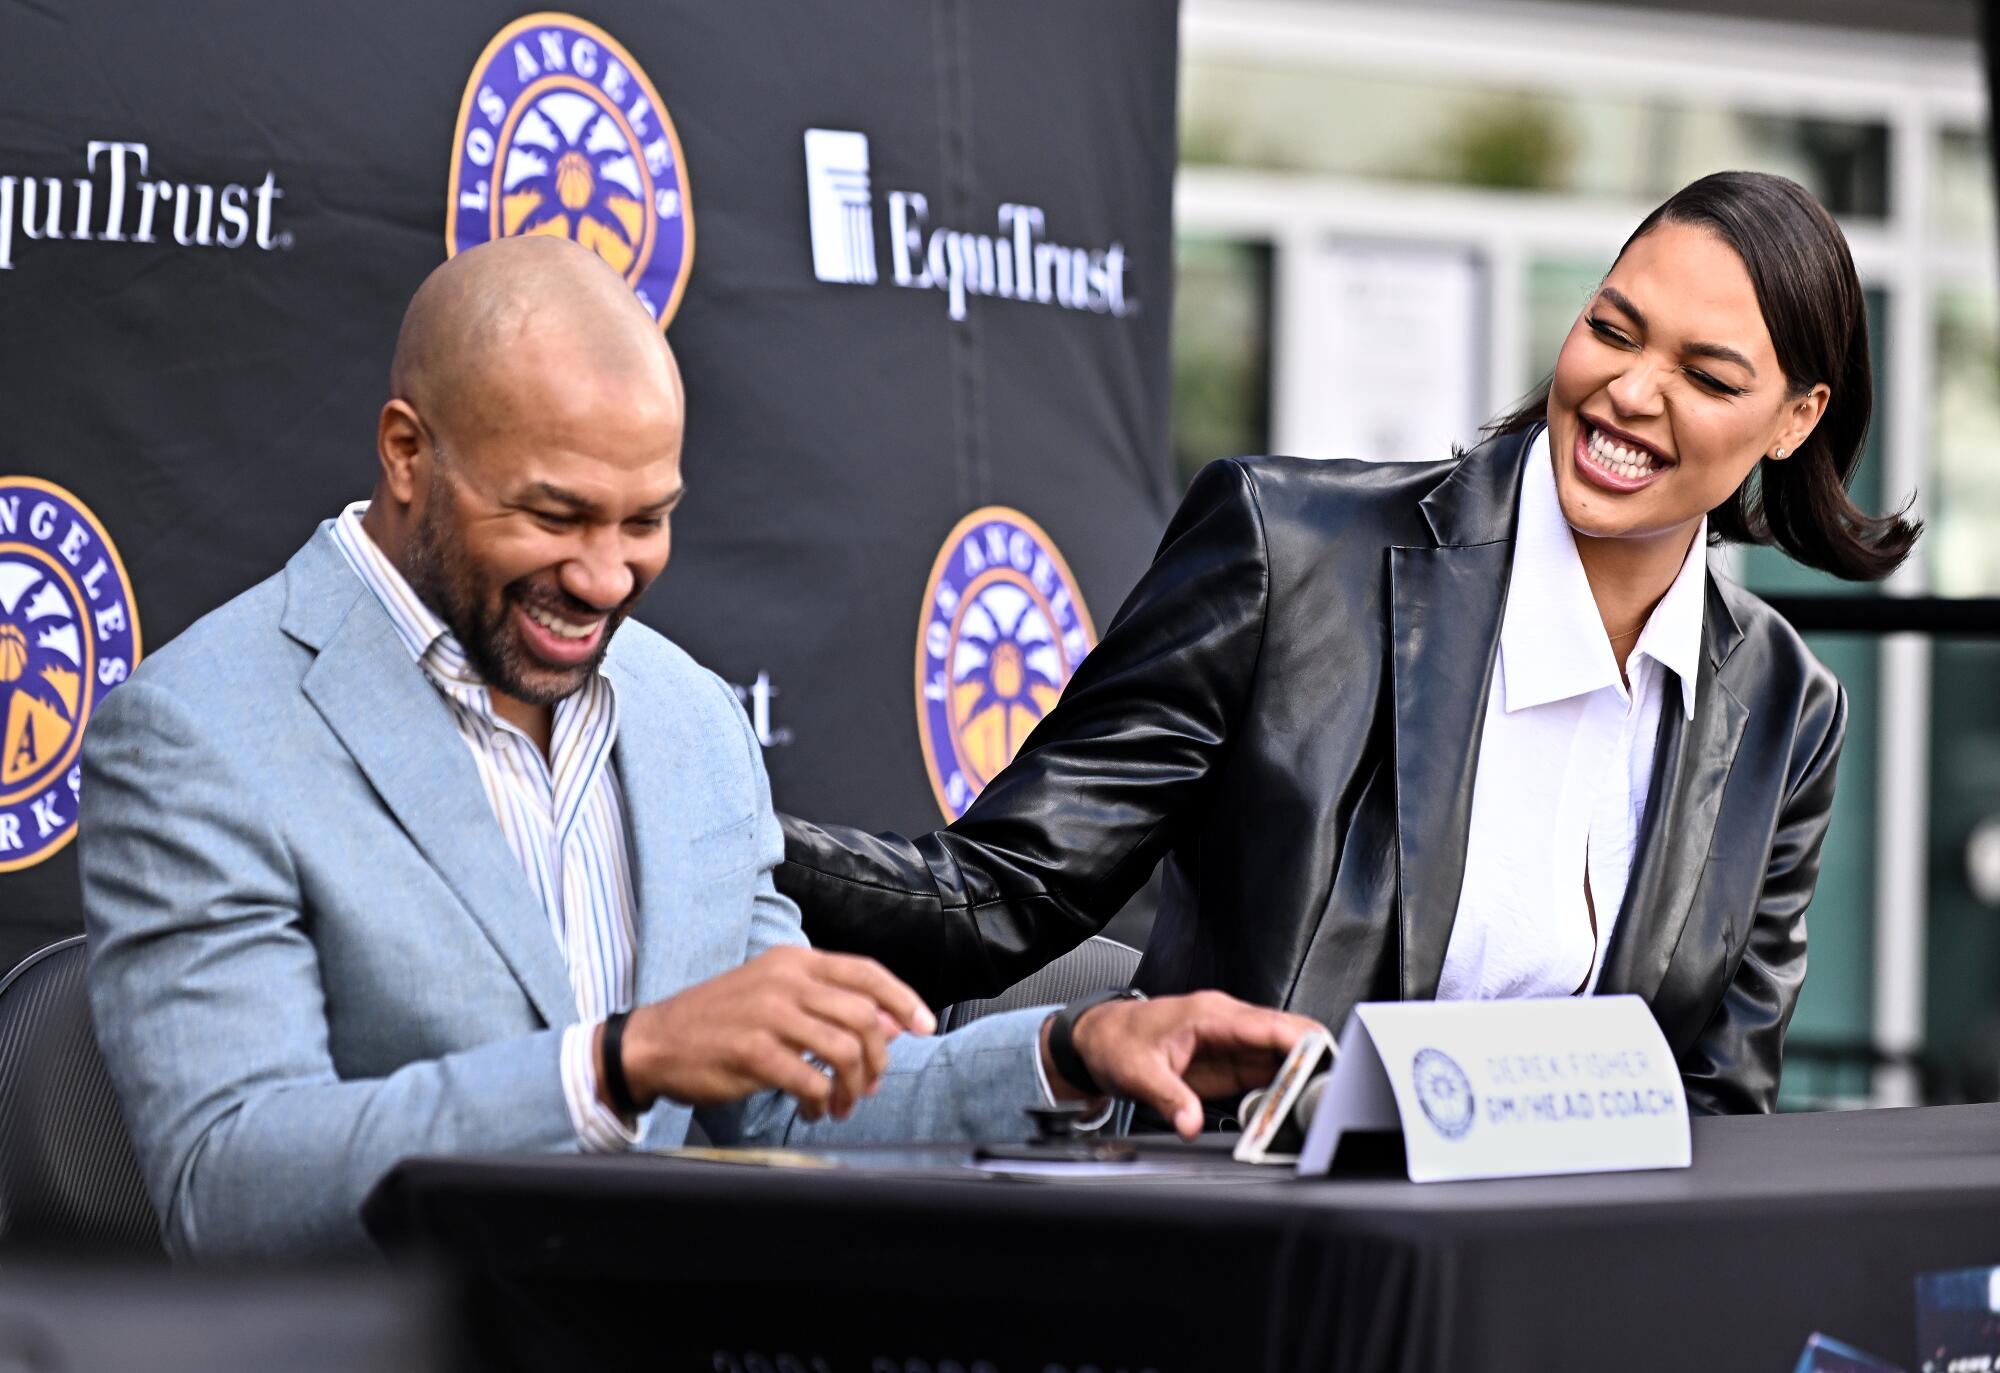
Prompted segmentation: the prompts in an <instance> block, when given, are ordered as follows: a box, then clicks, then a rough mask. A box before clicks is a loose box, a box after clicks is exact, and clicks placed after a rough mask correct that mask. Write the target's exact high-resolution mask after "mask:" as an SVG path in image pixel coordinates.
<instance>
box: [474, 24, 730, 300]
mask: <svg viewBox="0 0 2000 1373" xmlns="http://www.w3.org/2000/svg"><path fill="white" fill-rule="evenodd" d="M450 197H451V198H450V203H449V205H448V207H447V209H446V211H445V252H446V254H447V256H456V255H457V254H459V253H462V252H464V251H465V250H466V249H467V248H472V247H476V246H477V245H479V244H481V243H485V242H487V241H489V240H491V239H495V238H505V237H509V236H511V235H514V234H554V235H557V236H559V237H562V238H567V239H572V240H574V241H575V242H577V243H581V244H582V245H583V246H584V247H586V248H588V249H590V250H591V251H592V252H594V253H596V254H597V255H598V256H599V257H601V258H603V259H604V260H605V261H606V262H608V263H610V264H611V265H612V266H613V267H614V268H616V269H617V270H618V272H619V274H620V275H622V276H623V277H624V278H625V280H626V281H627V282H629V283H631V286H632V290H633V291H634V292H635V293H636V294H637V295H638V297H639V301H640V303H641V304H643V305H644V306H645V307H646V310H647V313H649V314H651V315H652V316H653V318H654V319H657V320H658V321H659V322H660V327H661V328H662V329H664V328H666V327H667V324H668V323H669V322H670V321H671V320H672V319H673V317H674V311H675V310H677V309H679V308H680V303H681V293H682V292H683V291H684V290H686V289H687V279H688V270H689V269H690V268H691V267H693V265H694V218H693V215H692V212H691V211H690V209H689V206H688V180H687V168H686V166H685V165H684V164H683V163H682V161H681V141H680V135H679V134H677V133H676V132H675V131H674V121H673V119H672V118H671V117H669V116H668V114H667V107H666V105H665V104H664V103H663V102H662V101H661V100H660V93H659V92H658V91H657V90H655V89H653V83H652V82H651V81H650V80H648V79H647V77H646V73H645V72H644V71H642V70H640V67H639V64H638V63H637V62H634V61H633V60H632V54H630V53H629V52H627V51H625V49H624V48H623V47H621V46H619V44H618V42H617V40H616V39H614V38H612V37H611V35H610V34H608V33H606V32H605V31H604V30H603V29H600V28H598V27H597V26H596V25H595V24H590V23H586V22H585V21H584V20H581V19H578V18H576V17H575V16H574V15H568V14H553V13H550V14H530V15H527V16H526V17H524V18H521V19H516V20H515V21H514V22H513V23H511V24H509V25H508V26H507V27H506V28H504V29H502V30H500V32H499V33H497V34H495V35H494V36H493V41H492V42H490V43H488V44H487V45H486V51H485V52H483V53H481V54H480V55H479V61H478V63H477V64H476V65H475V66H474V67H473V69H472V79H471V80H470V81H468V82H466V85H465V98H464V99H463V100H462V101H461V102H460V103H459V108H458V132H457V133H456V134H454V135H453V137H452V163H451V190H450Z"/></svg>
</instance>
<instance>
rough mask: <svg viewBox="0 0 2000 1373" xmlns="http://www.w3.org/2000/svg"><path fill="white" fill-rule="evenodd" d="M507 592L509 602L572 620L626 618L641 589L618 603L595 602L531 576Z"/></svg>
mask: <svg viewBox="0 0 2000 1373" xmlns="http://www.w3.org/2000/svg"><path fill="white" fill-rule="evenodd" d="M505 594H506V596H507V599H508V600H510V601H518V602H520V603H521V604H522V605H523V606H527V607H529V608H532V609H535V610H543V611H547V612H548V613H549V614H551V615H560V616H562V617H564V618H565V619H571V620H594V619H596V618H597V617H598V616H600V615H609V616H613V617H615V618H618V619H623V618H624V617H625V615H626V613H627V612H629V611H630V610H631V609H632V607H633V606H634V605H635V604H637V603H638V600H639V588H636V587H635V588H634V589H633V591H632V594H631V595H630V596H627V597H626V598H625V599H624V600H623V601H621V602H619V603H618V604H617V605H615V606H610V607H606V606H600V605H592V604H591V603H590V602H588V601H581V600H578V599H577V598H576V597H574V596H572V595H570V594H569V593H568V592H567V591H564V590H563V589H562V588H561V587H558V586H545V585H542V584H540V583H537V582H534V581H532V580H528V579H523V580H521V581H518V582H514V583H512V584H511V585H509V586H508V587H507V590H506V593H505Z"/></svg>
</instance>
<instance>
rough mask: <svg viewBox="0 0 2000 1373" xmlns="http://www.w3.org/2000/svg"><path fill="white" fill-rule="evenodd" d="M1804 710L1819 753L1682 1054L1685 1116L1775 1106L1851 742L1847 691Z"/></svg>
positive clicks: (1784, 815) (1806, 729)
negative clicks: (1738, 942)
mask: <svg viewBox="0 0 2000 1373" xmlns="http://www.w3.org/2000/svg"><path fill="white" fill-rule="evenodd" d="M1825 680H1826V681H1827V683H1828V684H1830V685H1832V687H1833V692H1832V696H1831V698H1830V699H1827V700H1825V701H1824V702H1823V703H1822V704H1821V705H1820V707H1819V708H1818V709H1816V710H1815V709H1812V708H1811V707H1808V708H1807V709H1806V710H1804V711H1803V712H1802V718H1801V722H1800V738H1801V741H1802V742H1803V741H1804V740H1807V739H1813V738H1814V737H1815V736H1814V731H1813V726H1814V725H1815V724H1818V725H1819V733H1818V735H1817V744H1816V747H1814V748H1813V749H1812V751H1811V752H1810V753H1809V754H1806V755H1805V759H1806V760H1805V764H1804V766H1803V768H1802V769H1801V770H1800V772H1799V774H1798V776H1797V778H1796V780H1795V781H1794V782H1793V784H1792V786H1791V789H1790V792H1789V794H1788V795H1787V797H1786V801H1785V806H1784V809H1783V810H1782V811H1781V812H1780V813H1779V816H1778V825H1777V831H1776V833H1775V834H1774V835H1773V837H1772V840H1771V856H1770V860H1769V863H1768V865H1767V866H1766V868H1765V872H1764V885H1763V890H1762V892H1761V894H1760V895H1759V897H1758V900H1757V910H1756V914H1755V916H1754V918H1753V919H1752V922H1751V926H1750V936H1749V941H1748V944H1747V946H1746V947H1745V948H1744V950H1743V957H1742V961H1741V962H1740V963H1738V965H1737V968H1736V973H1735V976H1734V977H1733V978H1731V980H1730V983H1729V986H1728V988H1727V989H1726V990H1725V991H1724V992H1723V995H1722V1000H1721V1003H1720V1004H1719V1005H1718V1006H1717V1007H1716V1009H1715V1014H1714V1016H1713V1017H1712V1018H1711V1019H1710V1020H1709V1023H1708V1025H1707V1027H1706V1028H1704V1029H1703V1031H1702V1033H1701V1037H1700V1038H1699V1039H1698V1040H1696V1041H1695V1044H1694V1046H1693V1047H1692V1048H1691V1049H1690V1050H1688V1052H1687V1053H1685V1054H1684V1055H1682V1059H1681V1064H1680V1068H1681V1080H1682V1082H1683V1083H1684V1084H1685V1086H1686V1089H1687V1098H1688V1109H1689V1110H1690V1111H1692V1112H1693V1113H1695V1114H1697V1115H1723V1114H1743V1113H1750V1112H1769V1111H1771V1110H1773V1109H1774V1108H1775V1107H1776V1105H1777V1098H1778V1074H1779V1071H1780V1068H1781V1065H1782V1061H1783V1055H1784V1040H1785V1026H1786V1024H1787V1023H1789V1022H1790V1020H1791V1018H1792V1011H1793V1008H1794V1007H1796V1006H1797V1004H1798V999H1799V987H1800V985H1801V984H1802V983H1804V981H1805V976H1806V920H1805V910H1806V904H1807V903H1808V902H1809V901H1811V900H1812V894H1813V887H1814V885H1815V884H1816V883H1817V882H1818V880H1819V854H1820V843H1821V841H1822V840H1824V839H1825V838H1826V827H1827V822H1828V821H1829V820H1830V819H1831V818H1832V814H1833V782H1834V771H1835V768H1836V766H1837V765H1838V763H1839V761H1840V748H1841V744H1842V742H1843V740H1844V739H1845V738H1846V735H1847V692H1846V690H1845V689H1844V688H1842V687H1840V686H1839V685H1838V684H1835V683H1833V679H1832V678H1831V676H1828V677H1827V678H1826V679H1825Z"/></svg>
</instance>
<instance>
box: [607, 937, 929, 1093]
mask: <svg viewBox="0 0 2000 1373" xmlns="http://www.w3.org/2000/svg"><path fill="white" fill-rule="evenodd" d="M936 1028H937V1018H936V1017H935V1016H933V1015H932V1014H931V1012H930V1008H929V1007H927V1006H925V1005H924V1003H923V998H921V997H919V996H918V995H917V994H916V993H915V992H913V991H911V990H910V989H909V988H908V987H906V986H904V985H903V983H902V982H900V981H898V980H897V979H896V978H895V976H894V975H892V974H891V973H890V972H889V970H888V969H887V968H884V967H883V966H882V965H881V964H879V963H877V962H876V961H875V960H874V959H872V958H856V957H854V956H852V955H849V954H839V953H822V952H820V951H818V950H816V949H803V948H783V949H772V950H769V951H768V952H766V953H763V954H760V955H758V956H757V957H756V958H753V959H751V960H750V961H749V962H748V963H745V964H744V965H743V966H742V967H740V968H732V969H731V970H730V971H728V972H726V973H723V974H722V975H721V976H719V977H712V978H710V979H709V980H708V981H706V982H701V983H697V984H696V985H695V986H692V987H689V988H688V989H687V990H686V991H684V992H682V993H680V994H679V995H678V996H672V997H668V998H667V999H666V1000H665V1001H655V1002H654V1003H652V1004H651V1005H649V1006H641V1007H639V1008H638V1009H637V1010H635V1011H633V1012H632V1016H631V1019H630V1020H628V1021H627V1022H626V1025H625V1042H624V1064H625V1079H626V1081H627V1082H628V1083H630V1084H631V1087H632V1095H633V1097H634V1098H635V1099H636V1100H637V1101H638V1102H639V1105H640V1106H641V1107H642V1108H643V1107H645V1106H648V1105H650V1104H651V1103H652V1102H653V1101H654V1100H656V1099H657V1098H659V1097H671V1098H672V1099H673V1100H675V1101H680V1102H685V1103H686V1104H688V1105H690V1106H717V1105H721V1104H723V1103H725V1102H730V1101H739V1100H741V1099H742V1098H744V1097H746V1096H749V1095H751V1094H752V1093H755V1092H760V1091H763V1090H764V1089H766V1088H769V1087H775V1088H777V1089H778V1090H779V1091H781V1092H785V1093H787V1094H788V1095H790V1096H792V1097H794V1098H796V1099H797V1101H798V1103H799V1114H800V1115H801V1116H803V1117H804V1118H805V1119H807V1120H818V1119H819V1118H820V1117H821V1116H824V1115H827V1114H829V1113H831V1114H832V1115H833V1116H834V1117H835V1118H836V1119H840V1120H845V1119H846V1118H847V1117H848V1115H849V1114H851V1113H852V1112H853V1110H854V1104H855V1103H856V1102H858V1101H860V1100H861V1099H862V1098H863V1097H867V1096H872V1095H874V1093H875V1090H876V1088H877V1087H878V1086H880V1085H881V1081H882V1074H883V1072H884V1071H886V1070H887V1068H888V1066H889V1042H890V1041H891V1040H893V1039H894V1038H895V1037H896V1036H897V1035H899V1034H901V1033H902V1032H903V1031H904V1030H909V1031H911V1032H912V1033H915V1034H929V1033H930V1032H931V1031H932V1030H934V1029H936ZM807 1055H811V1056H812V1058H813V1059H815V1060H817V1062H818V1063H820V1064H824V1065H825V1066H826V1067H827V1068H829V1069H831V1070H832V1076H828V1075H827V1073H825V1072H822V1071H821V1070H820V1069H819V1068H818V1067H816V1066H814V1064H813V1063H810V1062H808V1061H807Z"/></svg>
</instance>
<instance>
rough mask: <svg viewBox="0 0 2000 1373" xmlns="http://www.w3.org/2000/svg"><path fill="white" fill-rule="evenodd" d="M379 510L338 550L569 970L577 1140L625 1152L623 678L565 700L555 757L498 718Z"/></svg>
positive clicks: (568, 1041) (566, 1040)
mask: <svg viewBox="0 0 2000 1373" xmlns="http://www.w3.org/2000/svg"><path fill="white" fill-rule="evenodd" d="M367 511H368V502H366V501H357V502H355V503H354V504H353V505H350V506H348V507H347V509H346V510H344V511H342V512H341V515H340V518H339V519H336V520H335V521H334V522H333V541H334V544H335V546H336V547H338V548H339V549H340V551H341V553H342V555H343V556H345V557H346V559H347V564H348V566H349V567H351V568H353V569H354V574H355V575H356V576H357V577H359V578H361V580H362V582H363V584H365V585H366V586H367V587H368V589H369V590H370V591H372V592H373V593H374V594H375V599H376V600H378V601H380V602H381V604H382V609H383V610H384V611H386V612H387V613H388V616H389V622H390V624H392V625H394V626H395V629H396V635H397V637H398V638H400V639H401V640H402V641H403V646H404V647H405V648H407V649H409V651H410V656H411V657H412V658H414V659H415V660H416V662H417V665H418V666H419V667H421V668H422V669H423V672H424V675H425V677H427V678H428V679H429V680H430V683H431V685H432V686H434V687H436V688H437V690H438V694H439V695H440V696H442V697H443V698H444V703H445V705H446V706H447V707H448V708H449V709H450V711H451V718H452V720H453V722H454V723H455V724H456V725H457V726H458V737H459V738H460V739H462V740H463V741H464V742H465V747H466V748H467V749H468V750H469V751H470V752H471V754H472V761H473V763H474V765H475V766H476V767H477V768H478V769H479V781H480V784H481V785H482V786H483V787H484V788H485V791H486V799H487V801H488V803H489V804H491V806H492V807H493V818H494V819H495V820H497V821H498V822H499V824H500V833H501V834H502V835H503V836H505V838H506V840H507V848H508V849H509V850H510V851H511V852H512V853H513V855H514V859H515V861H516V862H518V863H519V864H520V865H521V871H522V874H523V875H524V876H525V877H526V878H527V879H528V885H529V888H530V890H532V891H533V892H534V894H535V897H536V899H537V900H539V901H540V902H541V905H542V909H543V911H544V912H546V913H547V915H548V918H549V929H550V930H551V932H552V933H553V934H554V936H555V941H556V947H557V948H559V949H561V950H562V953H563V958H564V961H565V962H566V963H567V964H568V967H569V981H570V988H571V990H572V991H574V992H575V994H576V1008H577V1014H578V1017H579V1023H578V1024H575V1025H571V1026H570V1027H568V1028H567V1029H566V1030H565V1031H564V1032H563V1042H562V1087H563V1100H564V1102H565V1103H566V1104H567V1105H568V1107H569V1117H570V1123H571V1125H573V1126H574V1127H575V1129H576V1137H577V1141H578V1143H579V1144H580V1145H581V1146H582V1147H583V1149H584V1150H585V1151H586V1152H590V1153H610V1152H613V1151H616V1150H619V1149H623V1148H626V1147H628V1146H630V1145H632V1144H635V1143H637V1142H638V1135H637V1133H636V1132H634V1131H632V1130H631V1129H629V1128H627V1126H626V1125H625V1123H624V1122H623V1121H621V1120H619V1118H618V1116H617V1113H616V1112H614V1111H612V1110H611V1109H610V1108H609V1107H607V1106H605V1105H604V1103H603V1102H601V1101H600V1100H598V1096H597V1060H596V1057H595V1055H593V1054H592V1053H591V1048H592V1045H593V1042H594V1037H595V1035H596V1031H597V1026H598V1025H599V1024H600V1023H602V1022H603V1020H604V1017H605V1016H607V1015H609V1014H611V1013H612V1012H613V1011H618V1010H625V1009H628V1008H629V1007H630V1006H631V1005H632V1000H633V996H634V955H635V951H636V948H637V941H636V938H635V936H634V929H635V925H634V920H635V917H636V915H637V912H638V900H637V898H636V897H635V896H634V894H633V887H632V862H631V854H630V852H629V849H628V846H627V839H626V829H625V797H624V793H623V792H622V791H621V790H620V789H619V786H618V771H617V769H616V768H614V767H612V766H611V748H612V745H613V744H614V743H616V742H617V738H618V700H617V696H616V694H615V693H614V692H613V691H612V688H611V681H610V679H609V678H607V677H606V676H605V675H604V674H603V673H602V672H598V673H593V674H592V675H591V677H590V679H589V680H588V681H587V682H585V683H584V685H583V688H582V689H581V690H579V691H577V692H576V693H574V694H573V695H570V696H567V697H565V698H564V699H562V700H560V701H558V702H556V707H555V720H554V723H553V728H552V729H551V732H550V737H549V756H548V757H547V758H544V757H543V756H542V751H541V749H540V748H538V747H537V746H536V744H535V742H534V741H533V740H531V739H530V738H528V736H527V735H526V734H524V733H522V732H521V731H520V730H519V729H516V728H515V727H514V726H513V725H511V724H509V723H508V722H507V721H506V720H504V719H502V718H501V717H500V716H499V715H497V714H495V713H494V710H493V701H492V698H491V696H490V695H488V693H487V689H486V684H485V683H484V682H483V681H481V680H480V677H479V674H478V672H477V671H476V670H475V669H474V668H473V666H472V664H471V662H470V661H469V660H468V659H467V658H466V656H465V650H464V648H463V647H462V646H461V645H460V644H459V642H458V640H457V638H456V637H455V636H453V634H452V632H451V630H450V628H449V627H448V626H447V625H446V624H445V623H444V621H442V620H440V619H439V618H438V617H437V615H436V614H435V613H433V612H432V610H431V608H430V607H429V606H427V605H425V604H424V602H423V600H422V598H421V597H419V596H418V595H417V593H416V592H415V591H414V590H413V589H412V588H411V586H410V584H409V582H407V581H406V580H404V578H403V574H402V573H400V572H398V571H397V570H396V566H395V564H393V563H391V562H390V561H389V559H388V556H387V555H386V554H384V553H383V551H382V550H381V548H379V547H378V546H377V545H376V543H375V540H374V539H373V538H371V537H369V534H368V531H367V530H365V529H363V528H362V526H361V517H362V516H363V515H364V514H366V513H367Z"/></svg>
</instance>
